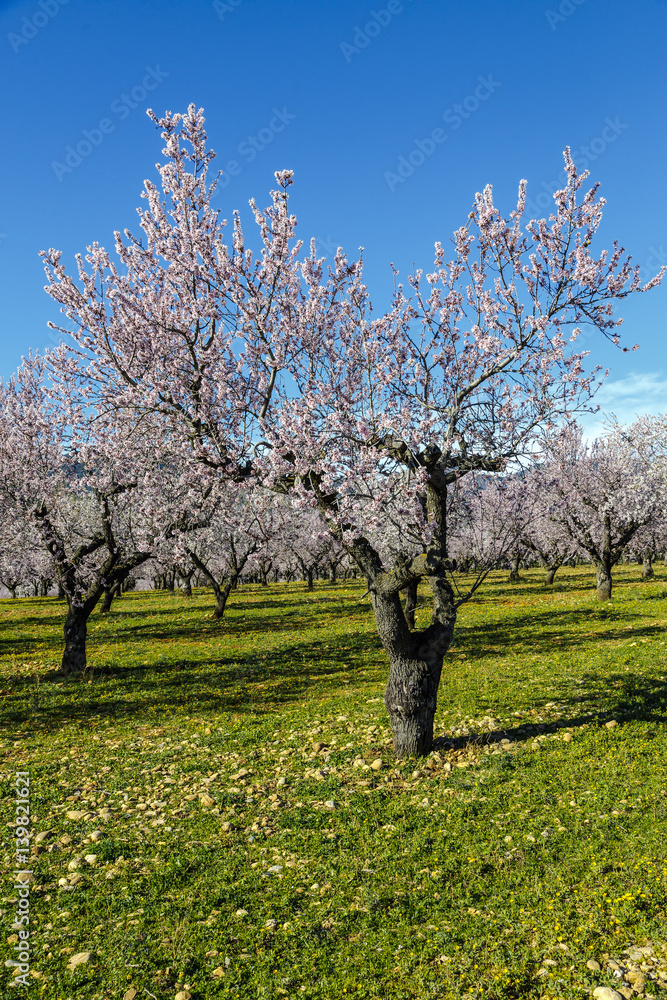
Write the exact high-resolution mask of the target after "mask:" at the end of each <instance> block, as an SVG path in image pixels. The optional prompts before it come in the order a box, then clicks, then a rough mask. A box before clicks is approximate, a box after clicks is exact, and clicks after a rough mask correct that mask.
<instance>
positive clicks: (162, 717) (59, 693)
mask: <svg viewBox="0 0 667 1000" xmlns="http://www.w3.org/2000/svg"><path fill="white" fill-rule="evenodd" d="M664 572H665V571H663V573H664ZM541 575H542V574H541V573H538V572H537V571H535V572H533V571H528V572H524V574H523V576H524V580H523V581H522V582H521V583H519V584H515V585H509V584H508V583H507V582H506V574H500V573H499V574H497V575H496V576H495V578H493V579H491V580H490V581H489V583H488V585H487V586H486V587H485V588H484V590H483V591H482V593H481V594H480V595H479V598H478V599H477V600H475V601H473V602H471V603H470V604H469V605H467V606H466V607H464V608H463V609H462V610H461V612H460V617H459V625H458V628H457V632H456V637H455V645H454V648H453V649H452V650H451V652H450V654H449V656H448V658H447V661H446V666H445V670H444V672H443V679H442V683H441V688H440V699H439V708H438V715H437V719H436V736H437V737H438V740H437V749H436V751H435V752H434V753H433V754H432V755H431V756H430V757H429V758H427V759H426V760H419V761H416V760H408V761H401V762H399V763H396V762H394V761H393V759H392V756H391V739H390V732H389V729H388V724H387V716H386V712H385V709H384V706H383V704H382V701H381V698H382V691H383V686H384V682H385V677H386V669H387V668H386V659H385V656H384V654H383V652H382V650H381V648H380V647H379V643H378V640H377V637H376V634H375V631H374V624H373V619H372V613H371V610H370V607H369V602H368V598H366V599H365V600H364V599H362V595H363V591H364V590H365V587H362V585H361V584H355V585H349V584H339V585H331V584H319V585H317V586H316V589H315V591H314V592H313V593H312V594H309V593H308V592H307V591H306V589H305V585H304V584H289V585H280V584H279V585H273V586H271V587H270V588H262V587H259V586H248V587H242V588H240V589H239V591H238V592H236V593H235V594H233V595H232V599H231V601H230V606H229V609H228V611H227V614H226V616H225V619H224V621H223V622H222V623H216V622H214V621H213V620H212V619H211V618H210V613H211V611H212V607H213V602H212V599H211V597H210V596H209V595H207V594H206V593H204V592H197V593H196V594H195V596H194V597H193V598H192V599H191V600H186V599H183V598H181V597H180V596H178V595H172V594H153V593H134V594H128V595H126V596H124V597H123V598H122V599H121V600H120V601H118V602H117V603H116V604H114V608H113V611H112V613H111V614H110V615H108V616H106V617H104V616H100V615H98V614H95V615H94V616H93V618H92V619H91V623H90V629H89V662H90V665H91V667H92V677H91V678H90V680H88V681H86V682H81V681H71V680H63V678H62V677H61V676H59V675H58V673H57V664H58V662H59V656H60V649H61V628H62V619H63V611H64V608H63V605H62V604H61V603H58V602H57V601H55V600H54V599H48V598H47V599H41V600H38V599H35V600H31V599H24V600H20V601H10V600H7V601H3V602H0V655H1V656H2V661H1V662H2V664H3V665H2V669H1V672H0V699H1V702H0V704H1V705H2V713H1V716H0V747H1V752H2V769H1V773H0V778H1V788H0V793H1V795H2V815H3V825H4V829H5V837H4V844H3V864H4V866H5V868H6V870H7V871H8V872H9V879H11V878H12V873H13V872H14V870H15V868H16V864H15V860H14V845H13V841H12V837H13V835H14V831H13V828H12V826H11V825H8V824H11V823H12V821H13V817H14V803H15V793H14V775H15V772H16V770H18V769H21V770H23V769H26V770H29V771H30V775H31V808H32V823H33V832H34V833H37V832H38V831H50V832H49V833H48V835H47V836H46V838H45V839H44V840H43V841H42V842H41V844H40V845H39V846H38V847H37V848H36V849H37V850H38V851H39V853H38V854H36V856H35V857H34V858H33V859H32V860H33V870H34V880H33V882H32V883H31V889H30V905H31V910H30V912H31V946H32V958H31V968H32V972H33V973H34V974H35V975H34V977H33V978H32V979H31V983H30V986H29V987H28V989H27V990H24V988H23V987H21V986H19V987H17V988H16V990H15V991H14V990H12V991H11V992H8V990H9V987H7V988H5V984H6V983H9V980H10V978H11V971H12V970H11V969H7V968H2V967H0V977H1V978H2V983H3V985H2V992H3V994H4V995H22V994H21V991H22V990H23V991H24V993H25V995H30V996H33V997H40V998H45V1000H74V998H77V1000H78V998H86V1000H101V998H104V1000H107V998H108V1000H115V998H118V1000H120V998H122V997H124V996H125V995H126V991H128V990H130V991H131V990H132V989H134V990H136V1000H145V998H146V997H148V996H152V997H154V998H157V1000H166V998H170V1000H173V998H174V996H175V995H176V993H177V992H178V991H179V990H180V991H185V992H186V993H190V994H191V996H192V1000H204V998H223V997H235V998H243V1000H245V998H248V1000H250V998H253V1000H254V998H263V997H266V998H279V997H290V998H293V997H295V996H296V997H304V998H321V1000H325V998H326V1000H332V998H333V1000H338V998H350V997H355V998H367V997H377V998H392V1000H393V998H408V997H420V998H422V997H425V998H431V997H440V998H452V1000H453V998H459V997H480V998H481V997H484V998H511V997H531V998H532V997H534V998H538V997H567V998H570V997H574V996H584V995H586V994H590V992H591V990H592V989H593V988H594V986H596V985H598V984H604V985H614V984H615V985H616V986H618V984H619V983H618V979H616V980H614V979H613V978H612V977H611V973H610V972H609V971H608V970H607V969H606V968H605V956H607V958H609V957H616V958H618V959H620V958H621V957H622V956H623V952H624V951H627V949H628V948H630V947H631V946H634V945H646V944H647V943H649V944H652V945H653V946H654V948H655V952H656V956H664V955H665V951H666V950H667V946H666V945H665V941H666V940H667V931H666V930H665V916H664V915H665V912H667V864H666V862H665V842H666V841H667V795H666V789H667V735H666V732H665V725H664V723H665V715H666V710H667V678H666V676H665V675H666V673H667V667H666V664H665V658H666V653H667V646H666V644H665V643H666V634H665V624H667V578H666V579H665V581H664V582H663V581H661V580H660V579H659V578H658V579H657V580H656V581H655V582H652V583H642V582H641V581H640V579H639V570H638V569H637V568H636V567H626V566H623V567H620V568H619V570H618V572H617V578H616V581H615V583H616V589H615V594H614V599H613V601H612V602H611V603H610V604H608V605H600V604H598V603H597V602H596V600H595V593H594V589H593V576H592V574H591V573H590V572H589V571H588V570H586V569H578V570H565V571H561V572H560V573H559V576H558V577H557V582H556V584H555V586H554V587H552V588H550V589H549V590H547V589H545V588H544V587H543V586H542V585H541V583H540V579H541ZM423 596H424V599H425V598H426V592H424V595H423ZM419 615H421V616H422V624H424V623H425V621H426V618H427V616H428V612H427V610H426V609H422V610H420V611H419V612H418V616H419ZM612 721H613V722H616V723H617V725H616V726H614V727H611V728H608V727H607V725H606V723H608V722H612ZM501 739H504V740H506V741H509V742H505V743H500V740H501ZM318 743H320V744H325V746H324V747H320V748H319V749H317V748H316V747H317V744H318ZM501 748H502V749H501ZM374 762H375V767H371V766H370V765H371V764H373V763H374ZM377 762H379V764H378V763H377ZM241 772H245V773H241ZM204 796H209V798H205V797H204ZM209 799H210V800H212V801H209ZM332 803H333V808H332V805H331V804H332ZM103 810H106V811H104V812H103ZM68 813H70V814H71V815H70V816H68ZM94 831H99V832H98V833H95V836H94V837H93V838H92V839H91V837H90V834H91V833H93V832H94ZM93 854H94V855H96V858H95V860H94V861H93V862H92V863H90V862H88V861H86V860H85V856H86V855H89V856H90V855H93ZM70 866H71V867H70ZM9 879H8V880H7V881H6V883H5V885H6V889H5V895H4V897H3V898H2V903H1V907H0V919H1V920H2V922H3V927H4V930H5V931H6V933H3V934H2V937H1V940H2V941H6V940H7V938H8V937H10V936H11V935H12V933H13V930H12V926H11V925H12V923H13V921H14V913H15V910H16V905H17V904H16V898H17V894H16V890H14V889H12V885H13V879H12V881H9ZM237 910H245V911H247V914H246V915H240V916H237V915H236V912H237ZM270 921H275V924H270V923H269V924H268V925H267V922H270ZM80 952H90V953H91V958H90V959H89V961H88V962H86V963H84V964H82V965H80V966H79V967H78V968H76V969H75V970H74V971H69V970H68V969H67V962H68V959H69V957H70V956H71V955H72V954H77V953H80ZM11 956H12V943H11V942H10V943H9V944H7V946H6V949H5V951H4V953H3V955H2V956H1V958H2V961H5V960H6V959H8V958H10V957H11ZM590 958H595V959H597V960H598V961H599V962H600V964H601V965H602V970H601V971H599V972H598V971H591V970H589V969H588V968H587V967H586V961H587V959H590ZM656 961H658V958H656ZM666 968H667V966H666ZM646 993H647V994H648V995H652V996H656V997H658V996H665V995H666V994H667V980H665V981H664V982H663V985H662V986H661V985H660V981H659V980H658V981H656V982H648V983H647V987H646ZM129 995H130V996H132V993H131V992H130V994H129Z"/></svg>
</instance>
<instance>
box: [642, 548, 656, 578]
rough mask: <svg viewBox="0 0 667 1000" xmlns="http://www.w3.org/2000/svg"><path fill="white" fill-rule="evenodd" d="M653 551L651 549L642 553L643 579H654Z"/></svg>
mask: <svg viewBox="0 0 667 1000" xmlns="http://www.w3.org/2000/svg"><path fill="white" fill-rule="evenodd" d="M652 562H653V553H652V552H651V551H650V550H644V553H643V555H642V579H643V580H652V579H653V577H654V576H655V573H654V572H653V566H652Z"/></svg>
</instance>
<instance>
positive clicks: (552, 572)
mask: <svg viewBox="0 0 667 1000" xmlns="http://www.w3.org/2000/svg"><path fill="white" fill-rule="evenodd" d="M560 566H561V564H560V563H552V565H551V566H548V567H547V572H546V576H545V577H544V583H545V585H546V586H551V584H552V583H553V582H554V579H555V577H556V573H557V572H558V570H559V569H560Z"/></svg>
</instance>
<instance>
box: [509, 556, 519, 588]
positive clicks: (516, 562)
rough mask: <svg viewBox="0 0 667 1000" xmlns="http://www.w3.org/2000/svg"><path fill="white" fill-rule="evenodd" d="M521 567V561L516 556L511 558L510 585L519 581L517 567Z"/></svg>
mask: <svg viewBox="0 0 667 1000" xmlns="http://www.w3.org/2000/svg"><path fill="white" fill-rule="evenodd" d="M520 565H521V559H520V558H519V556H518V555H516V554H515V555H513V556H512V561H511V563H510V583H518V581H519V580H520V579H521V577H520V576H519V566H520Z"/></svg>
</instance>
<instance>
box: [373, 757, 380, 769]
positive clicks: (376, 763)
mask: <svg viewBox="0 0 667 1000" xmlns="http://www.w3.org/2000/svg"><path fill="white" fill-rule="evenodd" d="M381 769H382V761H381V759H380V758H379V757H378V758H377V760H374V761H373V762H372V763H371V770H372V771H380V770H381Z"/></svg>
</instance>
